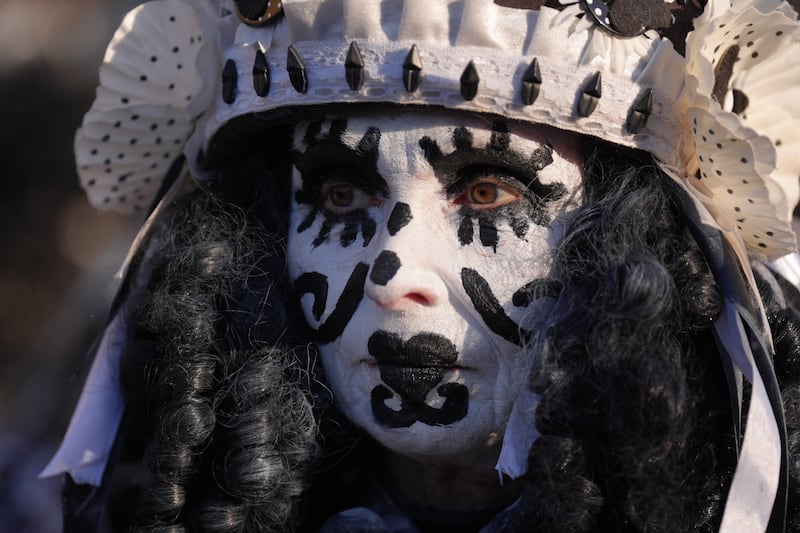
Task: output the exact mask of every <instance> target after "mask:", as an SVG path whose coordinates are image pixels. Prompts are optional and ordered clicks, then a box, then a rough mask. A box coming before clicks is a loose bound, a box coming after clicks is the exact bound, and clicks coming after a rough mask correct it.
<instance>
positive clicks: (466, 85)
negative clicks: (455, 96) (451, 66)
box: [460, 61, 481, 101]
mask: <svg viewBox="0 0 800 533" xmlns="http://www.w3.org/2000/svg"><path fill="white" fill-rule="evenodd" d="M460 81H461V96H462V97H463V98H464V100H467V101H469V100H472V99H473V98H475V96H476V95H477V94H478V84H479V83H480V81H481V78H480V76H478V69H476V68H475V63H473V62H472V61H470V62H469V64H468V65H467V66H466V68H465V69H464V72H462V73H461V80H460Z"/></svg>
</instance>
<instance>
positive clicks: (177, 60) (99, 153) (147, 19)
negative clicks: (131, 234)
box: [75, 0, 214, 214]
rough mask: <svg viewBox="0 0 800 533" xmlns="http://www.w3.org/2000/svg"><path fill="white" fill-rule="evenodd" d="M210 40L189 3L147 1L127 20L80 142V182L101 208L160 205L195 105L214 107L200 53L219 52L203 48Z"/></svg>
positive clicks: (132, 209)
mask: <svg viewBox="0 0 800 533" xmlns="http://www.w3.org/2000/svg"><path fill="white" fill-rule="evenodd" d="M134 24H135V26H136V27H135V28H133V25H134ZM133 29H135V31H132V30H133ZM205 38H206V37H205V36H204V32H203V30H202V28H201V25H200V21H199V20H198V14H197V11H196V9H195V8H193V7H192V6H191V5H189V4H187V3H186V2H185V1H184V0H167V1H163V2H150V3H146V4H143V5H142V6H140V7H138V8H137V9H135V10H134V11H132V12H131V13H129V14H128V15H127V16H126V18H125V20H123V22H122V25H121V26H120V29H119V30H117V33H116V34H115V35H114V38H113V39H112V41H111V43H110V45H109V47H108V50H107V51H106V58H105V62H104V65H103V67H101V69H100V87H99V88H98V90H97V97H96V99H95V102H94V104H93V105H92V108H91V109H90V110H89V112H88V113H87V114H86V116H85V117H84V121H83V125H82V127H81V128H80V129H79V130H78V133H77V135H76V139H75V152H76V161H77V165H78V174H79V176H80V181H81V185H82V186H83V188H84V189H85V190H86V192H87V195H88V196H89V201H90V202H91V203H92V204H93V205H94V206H96V207H98V208H100V209H103V210H115V211H118V212H121V213H126V214H132V213H138V212H143V211H146V210H147V209H148V207H149V206H150V204H151V203H152V202H153V200H154V198H155V195H156V193H157V191H158V189H159V187H160V185H161V181H162V180H163V178H164V175H165V174H166V172H167V170H168V169H169V167H170V165H171V164H172V163H173V161H175V159H176V158H178V157H179V156H180V155H181V153H182V151H183V147H184V145H185V144H186V140H187V139H188V137H189V135H190V134H191V132H192V130H193V128H194V121H195V118H196V116H195V115H196V114H198V111H195V110H198V109H199V110H202V109H203V108H204V107H206V106H207V105H208V104H207V103H206V102H203V101H201V100H202V99H203V98H204V95H203V94H201V89H202V87H203V82H202V79H201V78H200V72H202V71H203V69H202V68H199V66H198V58H199V57H205V56H210V57H213V56H214V54H213V53H208V52H206V51H203V52H201V49H202V48H203V46H204V39H205ZM111 59H113V61H111Z"/></svg>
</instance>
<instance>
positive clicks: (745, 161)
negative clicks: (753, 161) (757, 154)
mask: <svg viewBox="0 0 800 533" xmlns="http://www.w3.org/2000/svg"><path fill="white" fill-rule="evenodd" d="M739 161H741V162H742V164H745V165H746V164H747V158H746V157H743V158H741V159H740V160H739Z"/></svg>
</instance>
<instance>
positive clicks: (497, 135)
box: [489, 122, 511, 152]
mask: <svg viewBox="0 0 800 533" xmlns="http://www.w3.org/2000/svg"><path fill="white" fill-rule="evenodd" d="M510 144H511V134H510V133H509V132H508V126H506V123H505V122H495V123H494V124H492V136H491V138H490V139H489V148H491V149H492V150H497V151H498V152H505V151H506V150H508V147H509V145H510Z"/></svg>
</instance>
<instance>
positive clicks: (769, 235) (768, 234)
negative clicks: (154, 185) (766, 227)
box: [767, 231, 775, 237]
mask: <svg viewBox="0 0 800 533" xmlns="http://www.w3.org/2000/svg"><path fill="white" fill-rule="evenodd" d="M773 235H775V234H774V233H773V232H771V231H768V232H767V236H768V237H772V236H773Z"/></svg>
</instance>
